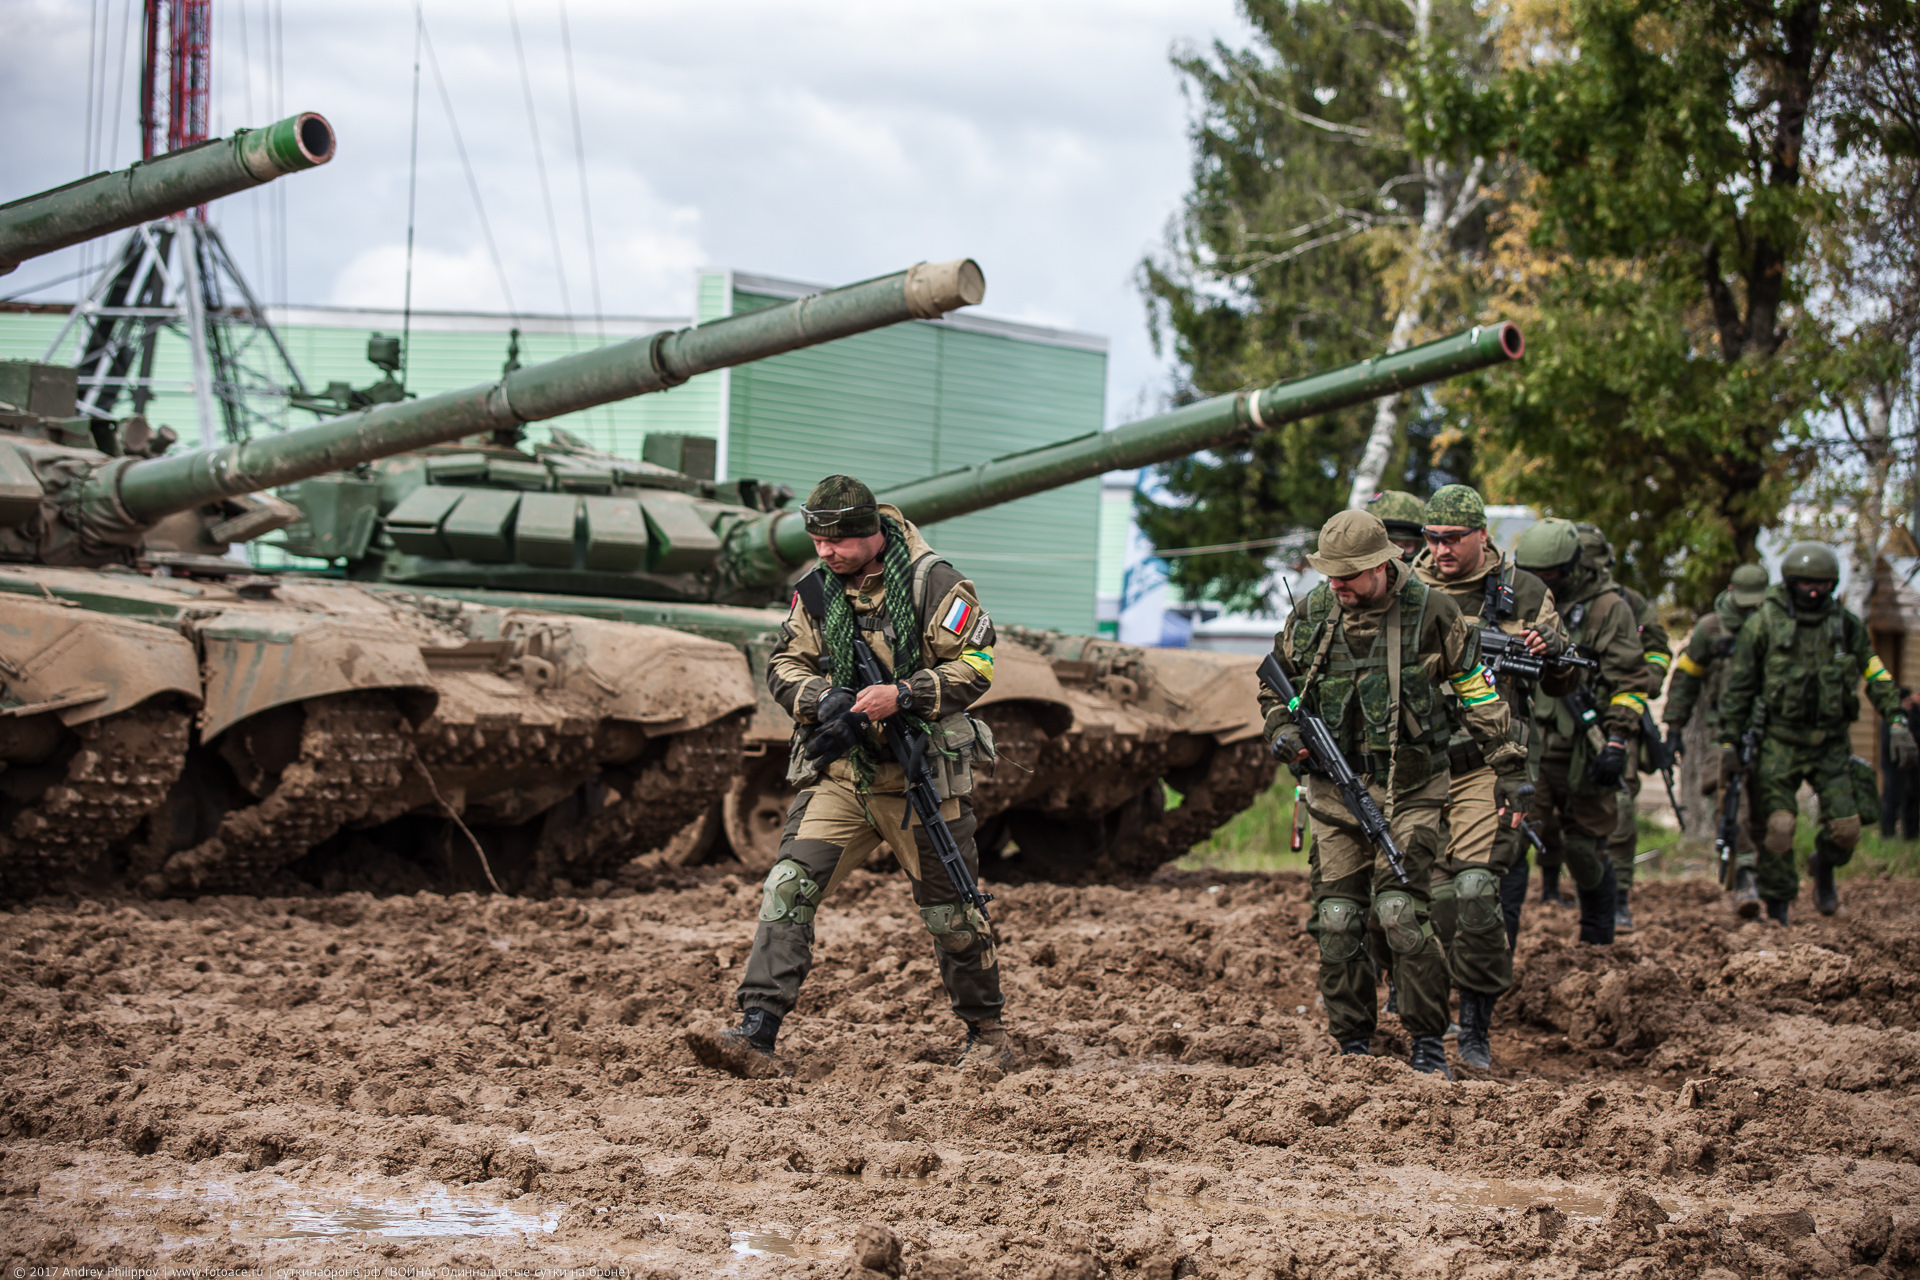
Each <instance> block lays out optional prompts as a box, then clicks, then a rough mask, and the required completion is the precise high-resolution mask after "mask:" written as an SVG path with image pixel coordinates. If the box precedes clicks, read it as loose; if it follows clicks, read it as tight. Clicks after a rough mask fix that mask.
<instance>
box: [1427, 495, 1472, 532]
mask: <svg viewBox="0 0 1920 1280" xmlns="http://www.w3.org/2000/svg"><path fill="white" fill-rule="evenodd" d="M1426 523H1428V524H1430V525H1437V526H1439V527H1440V528H1443V529H1449V528H1450V529H1484V528H1486V527H1487V504H1486V503H1484V502H1482V501H1480V495H1479V494H1477V493H1475V492H1474V491H1473V490H1472V489H1469V488H1468V487H1467V486H1466V485H1464V484H1449V485H1442V486H1441V487H1440V488H1439V489H1438V490H1436V491H1435V493H1434V495H1433V496H1432V497H1431V498H1428V499H1427V511H1426Z"/></svg>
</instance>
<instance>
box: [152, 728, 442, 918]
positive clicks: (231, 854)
mask: <svg viewBox="0 0 1920 1280" xmlns="http://www.w3.org/2000/svg"><path fill="white" fill-rule="evenodd" d="M305 710H306V721H305V723H304V724H303V725H302V726H301V730H300V754H299V756H298V757H297V758H296V759H295V760H294V761H293V763H292V764H289V765H288V766H287V767H286V768H285V769H284V770H282V771H281V774H280V782H279V785H277V786H276V787H274V789H273V790H272V792H270V793H269V794H268V795H267V796H266V797H265V798H264V799H262V800H261V801H260V803H258V804H255V805H248V806H247V807H245V808H241V809H235V810H233V811H232V812H230V813H228V814H227V815H226V816H225V817H224V818H222V819H221V822H220V829H219V831H218V832H216V833H215V834H214V836H213V837H212V838H211V839H209V840H206V841H203V842H202V843H200V844H198V845H196V846H194V847H193V848H191V849H185V850H182V851H181V852H179V853H176V854H174V855H173V856H172V857H170V858H168V859H167V861H166V865H165V866H164V867H162V869H161V870H160V871H159V872H158V873H157V874H155V875H153V876H149V877H148V878H147V881H146V888H147V889H148V890H149V891H151V892H155V893H178V892H182V891H193V892H207V891H214V890H228V889H231V890H240V891H244V890H247V889H251V888H254V887H257V886H258V885H259V884H260V883H261V882H262V881H264V880H265V879H266V878H267V877H269V876H271V875H272V874H273V873H274V872H276V871H278V870H279V869H280V868H281V867H283V866H285V865H286V864H287V863H289V862H292V861H293V860H295V859H296V858H299V857H300V856H301V855H302V854H304V853H306V852H307V850H308V849H310V848H312V847H313V846H314V845H316V844H318V843H320V842H321V841H322V840H324V839H326V838H327V837H328V836H330V835H332V834H333V833H334V832H335V831H338V830H339V829H340V827H341V826H343V825H344V824H346V823H348V822H351V821H353V820H354V819H356V818H360V817H363V816H364V815H365V814H366V812H367V811H368V810H369V809H370V808H372V807H373V803H374V801H375V800H376V799H378V798H379V797H380V796H381V795H382V794H383V793H386V792H390V791H392V790H394V789H395V788H396V787H398V786H399V785H400V784H401V782H402V781H403V779H404V778H405V776H406V773H407V771H408V770H409V769H410V768H412V767H413V747H412V745H411V744H410V743H409V742H408V741H407V739H406V737H405V735H404V733H403V729H404V721H403V719H402V717H401V714H400V710H399V708H398V707H396V706H395V705H394V704H393V702H392V701H391V700H390V699H389V698H388V697H387V696H386V695H384V694H379V693H347V694H336V695H333V696H330V697H325V698H314V699H311V700H309V701H308V702H307V703H306V707H305Z"/></svg>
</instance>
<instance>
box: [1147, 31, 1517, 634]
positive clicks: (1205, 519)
mask: <svg viewBox="0 0 1920 1280" xmlns="http://www.w3.org/2000/svg"><path fill="white" fill-rule="evenodd" d="M1243 8H1244V11H1245V13H1246V16H1247V18H1248V20H1249V22H1250V23H1251V24H1252V26H1253V28H1254V30H1255V32H1256V34H1257V36H1258V40H1257V43H1256V46H1255V47H1253V48H1249V49H1234V48H1229V47H1228V46H1226V45H1225V44H1221V43H1216V44H1215V45H1214V46H1213V47H1212V48H1211V49H1210V50H1209V51H1207V52H1205V53H1200V52H1192V53H1188V54H1184V55H1181V56H1178V57H1176V58H1175V64H1176V66H1177V67H1178V68H1179V69H1180V71H1181V72H1182V74H1183V75H1184V76H1185V78H1186V85H1187V90H1188V92H1189V94H1190V95H1191V97H1192V99H1193V101H1194V103H1195V113H1194V124H1193V129H1192V137H1193V145H1194V164H1193V190H1192V192H1191V193H1190V194H1189V196H1188V197H1187V199H1186V201H1185V206H1184V208H1183V210H1182V213H1181V215H1180V217H1179V218H1178V219H1176V221H1175V223H1174V225H1173V226H1172V227H1171V228H1170V230H1169V233H1168V237H1167V244H1166V248H1165V249H1164V251H1163V252H1162V253H1161V254H1159V255H1157V256H1156V257H1154V258H1152V259H1150V260H1149V261H1147V262H1146V263H1144V264H1142V267H1141V273H1140V280H1141V287H1142V291H1143V293H1144V294H1145V296H1146V298H1147V300H1148V304H1149V309H1150V312H1151V321H1152V324H1153V328H1154V333H1155V337H1156V341H1166V342H1169V343H1170V344H1171V347H1172V350H1173V353H1174V355H1175V356H1176V357H1177V359H1178V360H1179V362H1180V364H1181V366H1182V369H1183V377H1182V380H1181V382H1180V384H1179V386H1178V387H1177V388H1176V395H1175V398H1176V400H1178V401H1182V402H1185V401H1189V400H1192V399H1196V398H1200V397H1203V396H1209V395H1217V394H1220V393H1222V392H1227V391H1232V390H1236V389H1238V388H1240V387H1245V386H1250V385H1258V384H1263V383H1269V382H1275V381H1279V380H1281V379H1283V378H1290V377H1297V376H1301V375H1303V374H1307V373H1310V372H1313V371H1315V370H1317V369H1324V368H1330V367H1333V366H1337V365H1341V364H1346V363H1349V362H1351V361H1354V360H1358V359H1362V358H1364V357H1366V356H1369V355H1374V354H1378V353H1380V352H1381V351H1384V350H1398V349H1400V348H1403V347H1406V346H1409V345H1411V344H1412V343H1414V342H1418V341H1421V340H1423V339H1424V338H1426V337H1429V336H1432V335H1433V334H1434V333H1435V332H1437V331H1440V330H1444V329H1447V328H1451V327H1454V326H1455V325H1456V324H1457V322H1458V321H1459V320H1460V319H1461V317H1462V316H1464V315H1465V314H1466V313H1467V311H1468V303H1469V299H1468V297H1467V296H1466V295H1463V294H1462V293H1461V292H1460V290H1459V285H1460V284H1461V282H1462V279H1463V277H1462V273H1461V272H1460V270H1459V269H1458V266H1457V259H1458V258H1459V257H1460V255H1462V254H1465V255H1468V256H1472V255H1473V254H1474V253H1475V252H1476V251H1477V248H1478V247H1479V246H1481V245H1482V244H1484V241H1485V236H1486V218H1485V212H1486V208H1487V202H1488V200H1489V199H1490V198H1491V196H1492V195H1493V194H1494V193H1495V190H1496V188H1497V185H1498V183H1499V181H1500V180H1501V172H1500V171H1499V170H1498V168H1497V166H1496V165H1494V164H1492V163H1490V162H1489V160H1488V159H1487V158H1486V154H1485V152H1484V150H1483V149H1481V148H1479V147H1478V144H1477V142H1476V141H1475V140H1474V139H1473V138H1471V137H1469V136H1467V135H1465V134H1456V135H1454V136H1451V137H1449V138H1447V139H1445V140H1442V139H1440V137H1439V134H1438V132H1437V130H1434V129H1431V128H1429V129H1426V130H1425V132H1424V136H1425V137H1427V138H1428V139H1429V142H1428V144H1427V145H1425V146H1424V147H1422V148H1420V149H1416V148H1415V147H1414V145H1412V143H1411V142H1410V141H1409V127H1408V123H1409V121H1408V103H1409V92H1408V87H1407V86H1408V84H1409V81H1410V80H1411V78H1412V77H1413V76H1414V75H1415V74H1416V73H1418V72H1419V70H1420V68H1422V67H1431V66H1443V67H1445V68H1446V69H1447V73H1448V75H1449V76H1450V77H1452V79H1453V81H1454V82H1456V83H1458V84H1461V85H1463V86H1466V87H1467V88H1469V89H1472V88H1484V85H1483V84H1482V83H1481V81H1482V79H1483V77H1484V76H1485V75H1486V74H1487V73H1488V72H1489V71H1490V70H1491V69H1492V68H1493V67H1494V65H1495V63H1494V56H1495V47H1494V45H1493V43H1492V41H1491V40H1490V38H1489V37H1488V34H1487V20H1486V18H1485V17H1484V16H1483V15H1481V14H1479V13H1476V11H1475V10H1474V8H1473V7H1472V5H1471V4H1469V3H1466V2H1465V0H1413V3H1402V2H1401V0H1291V2H1286V0H1246V2H1245V4H1244V5H1243ZM1413 409H1414V412H1413V414H1412V415H1411V417H1412V418H1413V421H1412V422H1411V423H1409V422H1407V421H1406V420H1405V419H1406V418H1407V417H1408V416H1409V415H1408V414H1407V413H1406V404H1405V402H1404V401H1400V400H1389V401H1385V402H1382V403H1381V404H1380V405H1378V406H1375V407H1371V408H1368V409H1358V410H1350V411H1347V412H1345V413H1340V414H1332V415H1328V416H1327V417H1324V418H1320V419H1315V420H1312V421H1309V422H1302V423H1295V424H1292V425H1290V426H1287V427H1283V428H1280V429H1279V430H1276V431H1272V432H1268V433H1266V434H1264V435H1262V436H1260V437H1258V438H1256V439H1255V440H1254V441H1252V442H1251V444H1250V445H1248V446H1246V447H1243V448H1240V449H1236V450H1223V451H1219V452H1217V453H1210V454H1203V455H1199V456H1196V457H1192V458H1187V459H1183V460H1181V461H1178V462H1175V463H1172V464H1169V465H1167V466H1165V467H1163V468H1161V469H1160V471H1159V478H1160V479H1161V481H1162V482H1163V484H1164V486H1165V490H1166V492H1167V494H1168V499H1167V500H1166V501H1164V502H1156V501H1152V500H1144V499H1143V500H1142V501H1141V503H1140V505H1139V510H1138V516H1139V519H1140V523H1141V526H1142V528H1143V529H1144V530H1145V532H1146V533H1147V535H1148V537H1149V538H1150V539H1152V540H1153V542H1154V543H1155V545H1157V546H1162V547H1185V546H1211V545H1216V544H1223V543H1238V542H1243V541H1250V540H1257V539H1263V538H1271V537H1273V536H1275V535H1276V534H1280V533H1284V532H1287V531H1292V530H1298V529H1302V528H1311V527H1314V526H1317V525H1318V524H1319V523H1320V522H1321V521H1322V520H1324V519H1325V518H1326V517H1327V516H1328V515H1330V514H1332V512H1334V511H1336V510H1338V509H1339V508H1340V507H1342V506H1344V505H1347V504H1348V503H1349V502H1352V501H1364V499H1365V498H1366V497H1367V496H1369V495H1370V494H1371V493H1372V492H1373V491H1374V490H1375V489H1376V488H1380V487H1396V483H1407V482H1408V480H1407V477H1408V476H1409V475H1410V474H1411V475H1413V476H1417V477H1418V479H1416V480H1414V481H1413V482H1414V483H1423V482H1424V483H1431V484H1439V483H1445V482H1446V481H1447V480H1448V479H1450V478H1453V477H1451V476H1449V475H1447V474H1445V473H1444V472H1442V473H1438V474H1431V473H1432V472H1433V467H1432V451H1431V450H1429V449H1428V448H1426V447H1424V446H1423V447H1422V448H1421V449H1420V451H1419V453H1418V455H1417V456H1416V457H1414V458H1413V459H1412V463H1413V465H1412V466H1411V467H1409V466H1408V458H1407V454H1406V448H1405V441H1406V437H1407V435H1408V433H1409V429H1410V428H1411V431H1412V433H1413V434H1414V435H1415V436H1416V437H1418V438H1422V439H1430V438H1431V437H1432V436H1433V435H1434V433H1435V431H1436V430H1438V429H1439V424H1438V422H1437V416H1436V411H1435V409H1434V406H1433V404H1432V402H1431V401H1430V400H1428V399H1427V398H1426V397H1424V396H1422V397H1415V398H1414V399H1413ZM1459 439H1460V437H1459V434H1458V433H1454V435H1453V436H1452V437H1451V438H1450V440H1451V441H1452V442H1453V443H1454V444H1455V448H1454V453H1453V455H1450V456H1451V457H1454V458H1457V457H1458V456H1459V449H1458V445H1457V442H1458V441H1459ZM1455 465H1458V463H1457V462H1456V463H1455ZM1386 480H1391V481H1394V482H1396V483H1384V484H1383V483H1382V482H1383V481H1386ZM1265 560H1266V553H1265V552H1264V551H1261V550H1254V551H1248V552H1237V553H1225V554H1216V555H1205V556H1192V557H1182V558H1180V559H1178V560H1177V561H1175V563H1174V566H1173V574H1174V580H1175V582H1176V584H1178V585H1179V586H1180V587H1181V588H1182V589H1183V590H1185V591H1186V592H1187V593H1188V594H1190V595H1202V594H1205V595H1211V596H1213V597H1214V598H1217V599H1221V600H1224V601H1226V602H1228V603H1230V604H1235V605H1247V604H1252V603H1256V602H1259V601H1260V600H1261V599H1262V598H1263V594H1264V583H1265V577H1266V570H1265Z"/></svg>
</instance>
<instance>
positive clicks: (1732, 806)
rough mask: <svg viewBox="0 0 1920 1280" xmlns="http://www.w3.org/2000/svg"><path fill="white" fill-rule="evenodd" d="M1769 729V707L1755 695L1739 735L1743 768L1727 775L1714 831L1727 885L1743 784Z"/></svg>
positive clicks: (1722, 878)
mask: <svg viewBox="0 0 1920 1280" xmlns="http://www.w3.org/2000/svg"><path fill="white" fill-rule="evenodd" d="M1766 731H1767V709H1766V706H1765V705H1764V704H1763V703H1761V701H1760V700H1759V699H1758V698H1755V699H1754V701H1753V719H1752V721H1751V722H1749V723H1748V725H1747V731H1746V733H1744V734H1742V735H1741V737H1740V768H1739V769H1738V770H1736V771H1735V772H1734V775H1733V777H1731V778H1729V779H1727V794H1726V796H1725V797H1724V798H1723V799H1722V801H1721V808H1720V829H1719V830H1718V831H1716V832H1714V835H1713V849H1714V852H1715V853H1717V854H1719V855H1720V883H1721V884H1722V885H1725V886H1726V887H1727V888H1732V887H1733V886H1732V884H1731V880H1732V878H1733V854H1734V850H1735V849H1736V848H1737V847H1738V846H1739V843H1740V788H1741V784H1742V783H1744V782H1745V781H1746V778H1747V774H1748V773H1750V772H1752V770H1753V757H1754V754H1755V753H1756V752H1758V751H1759V750H1760V739H1761V738H1762V737H1763V736H1764V735H1765V734H1766Z"/></svg>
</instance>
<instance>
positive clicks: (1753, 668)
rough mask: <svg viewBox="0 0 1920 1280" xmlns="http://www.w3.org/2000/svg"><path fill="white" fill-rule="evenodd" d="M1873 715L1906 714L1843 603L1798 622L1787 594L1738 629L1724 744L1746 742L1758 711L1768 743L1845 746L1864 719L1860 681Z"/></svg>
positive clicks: (1773, 592)
mask: <svg viewBox="0 0 1920 1280" xmlns="http://www.w3.org/2000/svg"><path fill="white" fill-rule="evenodd" d="M1862 680H1865V681H1866V685H1867V696H1868V697H1869V698H1871V699H1872V700H1873V705H1874V709H1875V710H1877V711H1878V712H1879V713H1880V714H1881V715H1882V716H1885V717H1886V718H1888V719H1892V718H1893V717H1894V716H1895V715H1896V714H1898V712H1899V710H1900V690H1899V689H1898V687H1896V686H1895V685H1894V683H1893V673H1892V672H1890V671H1888V670H1887V668H1886V666H1885V664H1884V663H1882V662H1881V661H1880V659H1879V657H1878V656H1877V655H1876V654H1875V653H1874V651H1873V639H1872V637H1871V636H1869V635H1868V634H1867V624H1866V623H1864V622H1862V621H1860V619H1859V618H1858V617H1857V616H1855V615H1854V614H1853V613H1852V612H1851V611H1849V610H1848V609H1847V607H1846V606H1845V605H1843V604H1841V603H1840V602H1839V601H1838V600H1835V601H1833V602H1832V603H1831V604H1829V605H1828V606H1827V608H1826V609H1825V610H1824V611H1823V612H1821V613H1820V614H1819V615H1818V616H1817V617H1806V616H1799V617H1796V616H1795V614H1794V612H1793V610H1792V608H1791V606H1790V603H1789V598H1788V595H1787V589H1786V587H1785V586H1784V585H1782V584H1780V583H1777V582H1776V583H1774V584H1773V585H1772V586H1770V587H1768V588H1767V598H1766V599H1765V600H1764V601H1762V602H1761V604H1760V607H1759V608H1758V609H1755V610H1754V611H1753V616H1752V617H1751V618H1748V619H1747V621H1746V623H1745V624H1744V625H1743V626H1742V627H1741V628H1740V637H1739V639H1738V640H1736V641H1735V642H1734V646H1733V658H1732V660H1731V662H1730V663H1729V665H1728V668H1727V689H1726V693H1725V694H1723V695H1722V696H1721V700H1720V740H1721V741H1722V742H1734V741H1736V740H1738V739H1739V738H1741V737H1742V736H1743V735H1745V733H1746V731H1747V725H1748V724H1749V723H1750V722H1751V720H1752V718H1753V716H1754V714H1755V713H1756V711H1757V710H1758V711H1763V712H1764V714H1765V716H1766V726H1767V736H1768V737H1770V738H1774V739H1777V740H1778V741H1781V742H1785V743H1789V744H1791V745H1794V746H1803V747H1814V746H1823V745H1825V744H1826V743H1828V742H1830V741H1833V740H1835V739H1842V740H1844V739H1845V738H1846V737H1847V734H1848V732H1849V730H1851V729H1852V727H1853V722H1854V721H1855V720H1856V719H1858V718H1859V716H1860V682H1861V681H1862Z"/></svg>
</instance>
